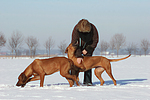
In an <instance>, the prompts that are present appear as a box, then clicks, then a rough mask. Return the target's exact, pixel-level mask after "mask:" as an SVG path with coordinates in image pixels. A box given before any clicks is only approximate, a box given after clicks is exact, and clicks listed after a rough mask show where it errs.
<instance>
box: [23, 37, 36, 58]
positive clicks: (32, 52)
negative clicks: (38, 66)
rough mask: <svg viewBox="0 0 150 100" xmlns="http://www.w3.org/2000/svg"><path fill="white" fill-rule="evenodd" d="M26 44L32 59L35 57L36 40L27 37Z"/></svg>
mask: <svg viewBox="0 0 150 100" xmlns="http://www.w3.org/2000/svg"><path fill="white" fill-rule="evenodd" d="M25 42H26V44H27V45H28V47H29V49H30V56H31V57H33V56H35V53H36V50H37V47H38V45H39V43H38V40H37V38H35V37H33V36H29V37H27V39H26V41H25Z"/></svg>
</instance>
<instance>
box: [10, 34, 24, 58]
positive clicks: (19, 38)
mask: <svg viewBox="0 0 150 100" xmlns="http://www.w3.org/2000/svg"><path fill="white" fill-rule="evenodd" d="M23 40H24V39H23V35H22V34H20V33H19V32H18V31H16V32H15V31H14V32H13V34H12V35H11V37H10V38H9V42H8V48H9V49H11V52H12V58H13V52H14V51H15V57H16V56H17V51H18V48H19V47H20V46H21V45H22V43H23Z"/></svg>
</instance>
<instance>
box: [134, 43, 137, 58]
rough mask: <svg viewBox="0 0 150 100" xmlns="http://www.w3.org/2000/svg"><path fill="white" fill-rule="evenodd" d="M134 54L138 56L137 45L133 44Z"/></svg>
mask: <svg viewBox="0 0 150 100" xmlns="http://www.w3.org/2000/svg"><path fill="white" fill-rule="evenodd" d="M133 52H134V55H135V56H136V52H137V44H135V43H133Z"/></svg>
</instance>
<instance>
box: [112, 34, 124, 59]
mask: <svg viewBox="0 0 150 100" xmlns="http://www.w3.org/2000/svg"><path fill="white" fill-rule="evenodd" d="M113 39H114V40H113V41H114V44H115V49H116V50H117V57H118V52H119V50H120V48H121V47H123V46H124V45H125V42H126V37H125V36H124V35H123V34H115V35H114V36H113Z"/></svg>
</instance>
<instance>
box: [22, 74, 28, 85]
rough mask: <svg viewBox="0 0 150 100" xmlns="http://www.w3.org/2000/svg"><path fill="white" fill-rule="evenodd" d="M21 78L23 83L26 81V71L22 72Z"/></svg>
mask: <svg viewBox="0 0 150 100" xmlns="http://www.w3.org/2000/svg"><path fill="white" fill-rule="evenodd" d="M21 78H22V82H23V83H24V82H26V80H27V76H26V75H25V74H24V73H22V74H21Z"/></svg>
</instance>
